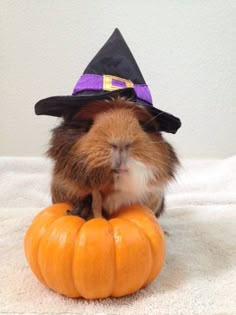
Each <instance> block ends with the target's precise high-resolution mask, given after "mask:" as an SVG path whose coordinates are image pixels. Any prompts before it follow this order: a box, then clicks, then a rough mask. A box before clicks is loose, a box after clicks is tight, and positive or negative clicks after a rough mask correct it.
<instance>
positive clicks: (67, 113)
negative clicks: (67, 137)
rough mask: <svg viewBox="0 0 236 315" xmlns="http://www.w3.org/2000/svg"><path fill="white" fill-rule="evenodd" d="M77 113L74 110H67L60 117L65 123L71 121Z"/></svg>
mask: <svg viewBox="0 0 236 315" xmlns="http://www.w3.org/2000/svg"><path fill="white" fill-rule="evenodd" d="M76 113H77V111H76V110H69V111H68V110H67V111H65V112H63V113H62V115H61V117H62V118H63V120H64V121H65V122H68V121H71V120H72V119H73V117H74V115H75V114H76Z"/></svg>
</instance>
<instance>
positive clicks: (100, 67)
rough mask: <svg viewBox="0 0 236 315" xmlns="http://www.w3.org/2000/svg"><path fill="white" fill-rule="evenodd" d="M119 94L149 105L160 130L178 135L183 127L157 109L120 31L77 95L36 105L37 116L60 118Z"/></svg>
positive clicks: (96, 59)
mask: <svg viewBox="0 0 236 315" xmlns="http://www.w3.org/2000/svg"><path fill="white" fill-rule="evenodd" d="M118 95H119V96H125V97H127V98H129V99H130V100H132V101H133V102H134V103H136V104H141V105H145V106H146V108H147V109H148V110H149V111H150V112H151V114H152V115H153V116H155V117H156V118H155V119H157V121H158V125H159V126H160V131H166V132H171V133H176V131H177V130H178V129H179V127H180V126H181V121H180V120H179V118H177V117H175V116H173V115H171V114H169V113H167V112H164V111H161V110H159V109H157V108H155V107H153V104H152V97H151V93H150V91H149V88H148V86H147V85H146V83H145V81H144V78H143V76H142V73H141V71H140V70H139V67H138V65H137V63H136V61H135V59H134V57H133V55H132V53H131V51H130V49H129V47H128V46H127V44H126V42H125V40H124V38H123V37H122V35H121V33H120V31H119V30H118V29H115V31H114V32H113V34H112V35H111V37H110V38H109V39H108V41H107V42H106V43H105V45H104V46H103V47H102V48H101V49H100V50H99V52H98V53H97V54H96V56H95V57H94V58H93V59H92V61H91V62H90V63H89V65H88V66H87V68H86V69H85V71H84V73H83V75H82V76H81V77H80V79H79V80H78V82H77V83H76V85H75V88H74V90H73V94H72V95H68V96H52V97H48V98H45V99H42V100H40V101H39V102H37V103H36V105H35V113H36V114H37V115H50V116H57V117H60V116H62V115H63V114H64V113H66V112H67V111H68V110H71V109H73V110H78V111H79V110H80V108H81V107H84V106H85V105H86V104H88V103H89V102H91V101H95V100H102V99H109V98H111V97H115V96H118Z"/></svg>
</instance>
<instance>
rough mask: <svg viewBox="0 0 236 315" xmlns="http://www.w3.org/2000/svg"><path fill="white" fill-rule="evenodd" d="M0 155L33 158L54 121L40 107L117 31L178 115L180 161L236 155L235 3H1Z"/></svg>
mask: <svg viewBox="0 0 236 315" xmlns="http://www.w3.org/2000/svg"><path fill="white" fill-rule="evenodd" d="M0 7H1V9H0V12H1V13H0V14H1V16H0V23H1V25H0V38H1V49H0V54H1V55H0V62H1V64H0V75H1V78H0V94H1V98H0V100H1V101H0V102H1V103H0V155H7V156H9V155H19V156H23V155H26V156H37V155H42V154H43V152H44V151H45V150H46V148H47V142H48V139H49V130H50V129H51V128H53V126H54V125H55V124H56V123H57V118H53V117H46V116H41V117H40V116H35V115H34V104H35V102H36V101H37V100H39V99H41V98H44V97H47V96H52V95H60V94H61V95H66V94H70V93H71V91H72V88H73V86H74V84H75V82H76V81H77V79H78V78H79V76H80V74H82V71H83V70H84V68H85V67H86V65H87V63H88V62H89V61H90V59H91V58H92V57H93V56H94V55H95V53H96V52H97V50H98V49H100V47H101V46H102V45H103V44H104V42H105V41H106V40H107V38H108V37H109V36H110V34H111V33H112V31H113V29H114V28H115V27H119V28H120V30H121V32H122V33H123V36H124V37H125V39H126V41H127V42H128V44H129V46H130V48H131V50H132V51H133V53H134V55H135V57H136V60H137V61H138V64H139V65H140V68H141V70H142V72H143V74H144V76H145V78H146V81H147V83H148V84H149V86H150V88H151V91H152V94H153V98H154V100H155V104H156V106H157V107H159V108H161V109H163V110H166V111H169V112H171V113H173V114H176V115H177V116H179V117H181V119H182V122H183V127H182V128H181V130H180V131H179V132H178V133H177V134H176V135H169V136H168V139H169V140H170V142H171V143H173V144H174V145H176V147H177V150H178V152H179V153H180V155H181V157H202V158H208V157H213V158H214V157H226V156H230V155H233V154H235V153H236V144H235V137H236V107H235V105H236V104H235V99H236V89H235V87H236V72H235V71H236V70H235V69H236V62H235V61H236V58H235V38H236V2H235V1H227V0H224V1H221V0H220V1H219V0H218V1H217V0H212V1H207V0H204V1H200V0H198V1H195V0H192V1H189V0H181V1H167V0H165V1H151V0H149V1H147V0H146V1H137V0H136V1H135V0H133V1H131V0H129V1H127V0H119V1H108V0H102V1H101V0H100V1H78V0H73V1H72V0H70V1H68V0H57V1H54V0H47V1H46V0H44V1H43V0H41V1H37V0H34V1H33V0H31V1H26V0H21V1H18V0H15V1H9V0H8V1H3V0H1V1H0Z"/></svg>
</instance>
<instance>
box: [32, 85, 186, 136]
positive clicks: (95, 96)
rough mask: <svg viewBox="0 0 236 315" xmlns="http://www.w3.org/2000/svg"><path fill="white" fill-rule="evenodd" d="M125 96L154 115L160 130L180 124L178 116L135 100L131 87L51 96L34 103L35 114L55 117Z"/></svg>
mask: <svg viewBox="0 0 236 315" xmlns="http://www.w3.org/2000/svg"><path fill="white" fill-rule="evenodd" d="M117 95H119V96H120V97H127V98H129V99H131V100H132V101H137V102H138V103H139V104H141V105H144V106H145V108H146V109H147V110H148V111H149V112H150V113H151V115H153V117H155V119H156V120H157V122H158V125H159V127H160V131H165V132H169V133H176V132H177V130H178V129H179V128H180V126H181V121H180V119H179V118H177V117H175V116H174V115H171V114H169V113H167V112H165V111H161V110H160V109H157V108H155V107H153V106H150V105H148V104H147V103H145V102H143V101H141V100H137V99H136V94H135V92H134V89H133V88H126V89H122V90H118V91H112V92H106V91H96V92H94V91H85V92H83V93H79V94H77V95H68V96H52V97H48V98H45V99H42V100H40V101H38V102H37V103H36V104H35V113H36V115H49V116H55V117H62V116H63V114H64V113H66V112H68V111H70V110H75V109H77V110H80V108H82V107H84V106H85V105H86V104H88V103H89V102H91V101H96V100H103V99H109V98H112V97H116V96H117Z"/></svg>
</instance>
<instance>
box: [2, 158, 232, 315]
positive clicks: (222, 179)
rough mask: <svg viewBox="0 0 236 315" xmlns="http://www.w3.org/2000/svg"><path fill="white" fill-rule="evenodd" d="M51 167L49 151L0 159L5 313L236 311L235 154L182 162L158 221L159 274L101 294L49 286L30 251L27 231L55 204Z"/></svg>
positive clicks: (229, 313) (162, 314) (166, 314)
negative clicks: (113, 295) (70, 293)
mask: <svg viewBox="0 0 236 315" xmlns="http://www.w3.org/2000/svg"><path fill="white" fill-rule="evenodd" d="M50 169H51V165H50V162H49V161H47V160H46V159H43V158H7V157H6V158H0V200H1V204H0V314H91V315H94V314H97V315H103V314H104V315H105V314H110V315H112V314H122V315H125V314H140V315H141V314H142V315H145V314H159V315H171V314H173V315H180V314H181V315H182V314H186V315H191V314H193V315H195V314H196V315H198V314H204V315H213V314H214V315H233V314H236V267H235V265H236V245H235V244H236V243H235V240H236V221H235V217H236V156H234V157H231V158H228V159H224V160H185V161H183V168H182V169H181V170H180V172H179V174H178V177H177V182H176V183H173V184H172V185H171V186H170V187H169V191H168V194H167V210H166V213H165V214H164V216H163V217H162V218H161V220H160V222H161V224H162V226H163V228H164V229H165V230H166V231H168V232H169V236H168V237H167V257H166V263H165V266H164V268H163V270H162V272H161V275H160V276H159V277H158V279H156V280H155V281H154V282H153V283H152V284H151V285H149V286H148V287H147V288H145V289H142V290H140V291H139V292H137V293H136V294H133V295H131V296H127V297H123V298H119V299H110V298H109V299H105V300H96V301H85V300H82V299H77V300H75V299H68V298H65V297H62V296H60V295H57V294H56V293H54V292H52V291H51V290H49V289H47V288H45V287H44V286H43V285H42V284H41V283H39V282H38V281H37V280H36V278H35V277H34V276H33V274H32V273H31V271H30V269H29V267H28V266H27V263H26V260H25V258H24V253H23V237H24V233H25V231H26V229H27V227H28V226H29V224H30V223H31V220H32V218H33V216H34V215H35V214H36V213H37V212H38V211H39V210H40V209H42V208H44V207H46V206H48V205H49V204H50V203H51V200H50V195H49V181H50Z"/></svg>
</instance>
